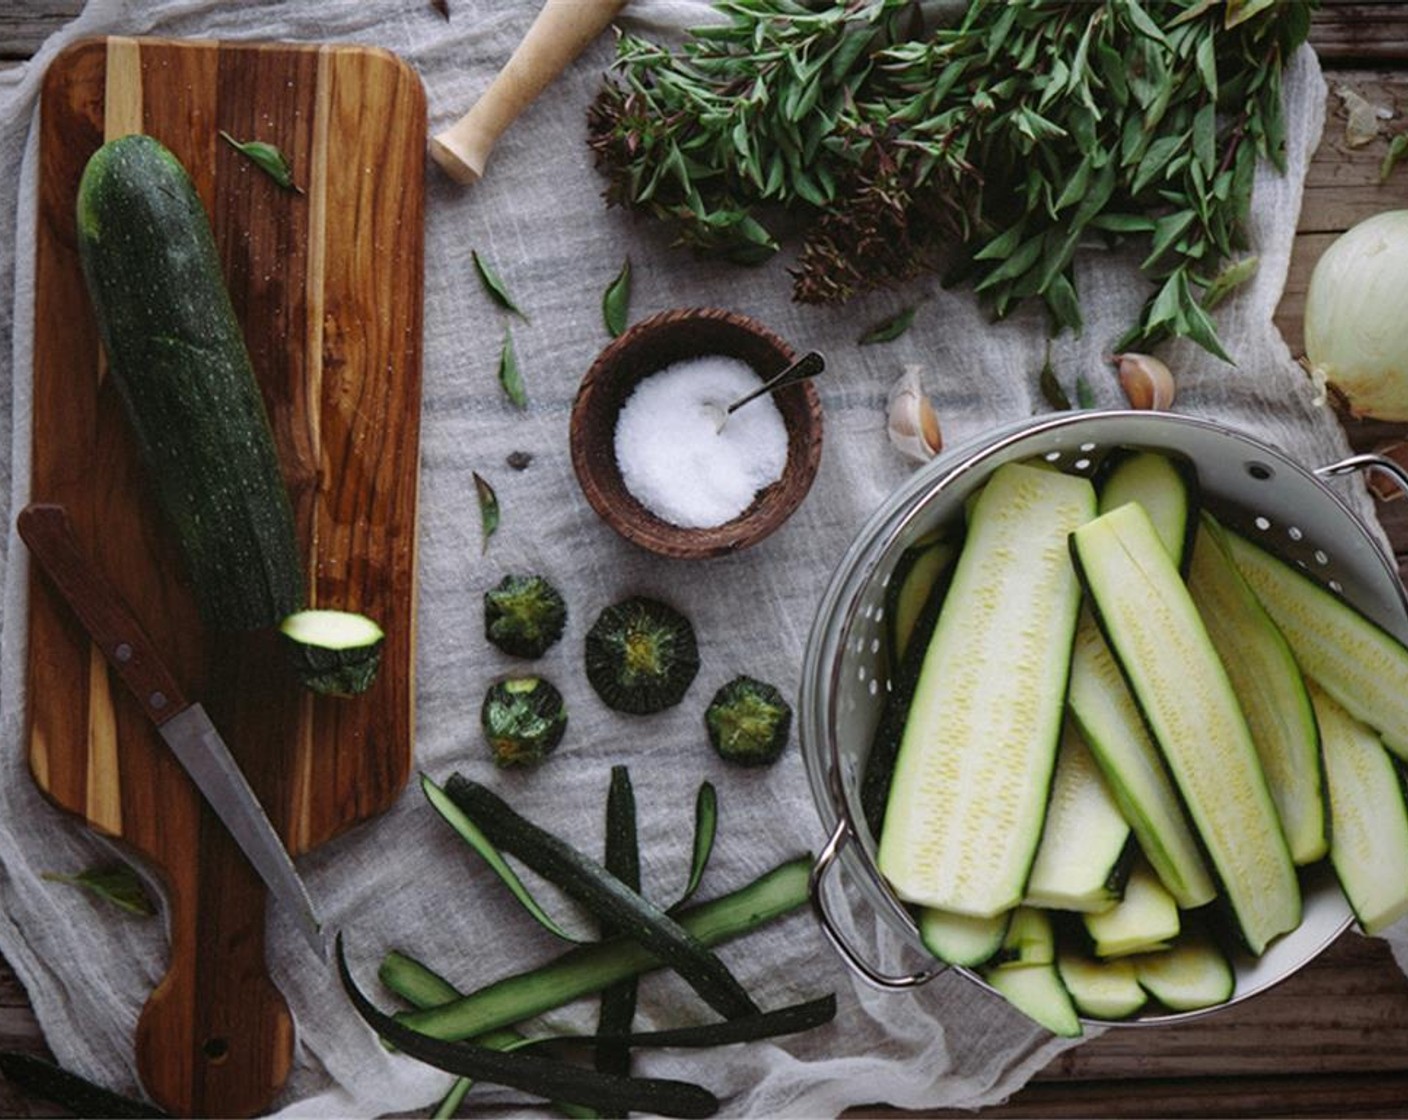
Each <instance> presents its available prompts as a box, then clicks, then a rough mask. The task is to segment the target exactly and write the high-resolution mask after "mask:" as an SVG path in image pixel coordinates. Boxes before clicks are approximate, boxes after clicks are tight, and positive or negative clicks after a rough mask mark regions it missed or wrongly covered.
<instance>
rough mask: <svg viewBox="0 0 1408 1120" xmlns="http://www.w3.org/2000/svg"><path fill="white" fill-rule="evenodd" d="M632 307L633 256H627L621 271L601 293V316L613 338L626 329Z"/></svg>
mask: <svg viewBox="0 0 1408 1120" xmlns="http://www.w3.org/2000/svg"><path fill="white" fill-rule="evenodd" d="M630 309H631V258H630V257H627V258H626V260H625V263H624V264H622V265H621V271H620V272H618V273H617V274H616V278H615V279H614V280H612V281H611V283H610V284H608V285H607V287H606V291H604V292H603V293H602V295H601V317H602V320H603V321H604V322H605V323H606V329H607V332H608V333H609V334H610V335H611V337H612V338H615V337H617V336H618V335H619V334H621V332H622V331H624V330H625V329H626V323H627V322H628V320H629V318H630Z"/></svg>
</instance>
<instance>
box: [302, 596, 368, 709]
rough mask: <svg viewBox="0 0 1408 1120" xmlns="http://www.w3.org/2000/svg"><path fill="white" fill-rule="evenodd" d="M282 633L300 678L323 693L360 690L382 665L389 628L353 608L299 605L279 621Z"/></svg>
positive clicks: (365, 686) (364, 688)
mask: <svg viewBox="0 0 1408 1120" xmlns="http://www.w3.org/2000/svg"><path fill="white" fill-rule="evenodd" d="M279 633H280V635H281V636H282V638H283V645H284V649H285V651H286V652H287V654H288V658H289V663H290V664H291V665H292V667H293V670H294V672H295V673H296V674H297V675H298V679H299V680H300V681H301V682H302V684H303V686H304V687H305V688H307V689H309V690H310V691H312V692H315V693H318V694H319V695H323V696H357V695H360V694H361V693H363V692H366V691H367V690H368V689H369V688H371V686H372V683H373V682H374V681H375V680H376V676H377V672H378V671H379V670H380V668H381V653H382V647H383V645H384V643H385V638H386V633H385V631H384V630H382V628H381V626H380V625H379V624H378V623H377V622H375V621H374V620H372V619H370V618H368V617H367V616H366V615H363V614H358V613H356V612H355V611H338V610H327V609H309V610H303V611H296V612H295V613H293V614H291V615H289V616H288V617H286V618H285V619H284V620H283V621H282V622H281V623H280V624H279Z"/></svg>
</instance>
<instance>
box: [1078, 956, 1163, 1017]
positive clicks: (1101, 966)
mask: <svg viewBox="0 0 1408 1120" xmlns="http://www.w3.org/2000/svg"><path fill="white" fill-rule="evenodd" d="M1056 971H1057V973H1058V974H1059V975H1060V977H1061V982H1062V983H1063V984H1065V985H1066V990H1067V991H1068V992H1070V994H1071V1000H1072V1001H1073V1002H1074V1003H1075V1005H1076V1010H1077V1011H1079V1012H1080V1013H1081V1014H1082V1015H1089V1016H1090V1017H1091V1018H1093V1019H1106V1020H1118V1019H1128V1018H1129V1017H1130V1016H1131V1015H1133V1014H1134V1013H1135V1012H1136V1011H1138V1010H1139V1009H1140V1008H1142V1007H1143V1006H1144V1005H1145V1004H1146V1003H1148V1002H1149V993H1148V992H1146V991H1145V990H1144V988H1143V986H1142V985H1140V983H1139V977H1138V975H1137V974H1136V972H1135V969H1134V960H1133V959H1132V958H1130V957H1115V958H1114V959H1112V960H1097V959H1095V958H1094V957H1088V956H1086V955H1084V954H1083V953H1077V952H1074V951H1072V950H1062V951H1061V952H1060V953H1058V954H1057V956H1056Z"/></svg>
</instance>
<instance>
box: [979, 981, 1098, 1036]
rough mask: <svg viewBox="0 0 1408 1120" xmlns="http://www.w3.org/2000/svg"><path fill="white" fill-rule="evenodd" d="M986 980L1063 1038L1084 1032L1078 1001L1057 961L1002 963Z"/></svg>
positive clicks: (1021, 1009)
mask: <svg viewBox="0 0 1408 1120" xmlns="http://www.w3.org/2000/svg"><path fill="white" fill-rule="evenodd" d="M983 979H984V980H986V981H987V983H988V985H989V986H990V987H991V988H992V989H993V991H995V992H997V994H998V995H1000V996H1001V997H1002V998H1003V999H1005V1000H1006V1001H1007V1002H1008V1003H1010V1004H1011V1005H1012V1006H1013V1007H1015V1008H1016V1009H1017V1010H1018V1011H1020V1012H1021V1013H1022V1014H1023V1015H1025V1016H1027V1018H1029V1019H1031V1020H1032V1021H1033V1022H1035V1023H1037V1024H1038V1025H1040V1026H1042V1027H1045V1028H1046V1029H1047V1030H1048V1031H1050V1032H1051V1033H1052V1034H1054V1035H1057V1036H1058V1037H1060V1038H1079V1037H1080V1036H1081V1035H1082V1034H1083V1033H1084V1032H1083V1030H1082V1028H1081V1022H1080V1016H1079V1015H1078V1014H1077V1013H1076V1007H1075V1002H1074V1001H1073V1000H1072V999H1071V993H1070V992H1069V991H1067V990H1066V985H1065V984H1064V983H1062V981H1061V977H1060V975H1059V974H1058V973H1057V971H1056V966H1055V965H1054V964H1015V965H999V966H998V967H997V968H991V969H988V970H987V972H985V973H984V975H983Z"/></svg>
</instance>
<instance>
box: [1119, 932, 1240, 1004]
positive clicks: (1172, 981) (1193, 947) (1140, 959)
mask: <svg viewBox="0 0 1408 1120" xmlns="http://www.w3.org/2000/svg"><path fill="white" fill-rule="evenodd" d="M1131 960H1132V963H1133V964H1134V971H1135V975H1136V976H1137V977H1138V978H1139V984H1140V986H1141V987H1142V988H1144V990H1145V991H1147V992H1148V993H1149V994H1150V995H1151V996H1153V997H1154V998H1155V999H1156V1000H1158V1001H1159V1002H1160V1003H1161V1004H1163V1005H1164V1006H1165V1007H1167V1008H1168V1009H1169V1010H1170V1011H1198V1010H1201V1009H1202V1008H1204V1007H1215V1006H1217V1005H1218V1004H1220V1003H1226V1002H1227V1001H1228V1000H1229V999H1231V998H1232V993H1233V991H1234V990H1235V989H1236V986H1237V978H1236V974H1235V973H1234V972H1233V970H1232V963H1231V961H1229V960H1228V959H1227V955H1226V954H1225V953H1223V951H1222V949H1221V948H1220V947H1219V946H1218V944H1217V942H1216V941H1215V940H1214V939H1213V938H1211V937H1210V936H1208V935H1207V934H1206V933H1205V932H1203V931H1202V930H1200V929H1193V928H1190V929H1188V930H1186V931H1184V933H1182V934H1181V935H1180V936H1179V938H1178V940H1176V941H1175V942H1173V944H1171V945H1170V946H1169V947H1168V948H1167V949H1161V950H1159V951H1158V952H1156V953H1141V954H1140V955H1139V956H1137V957H1133V958H1131Z"/></svg>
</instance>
